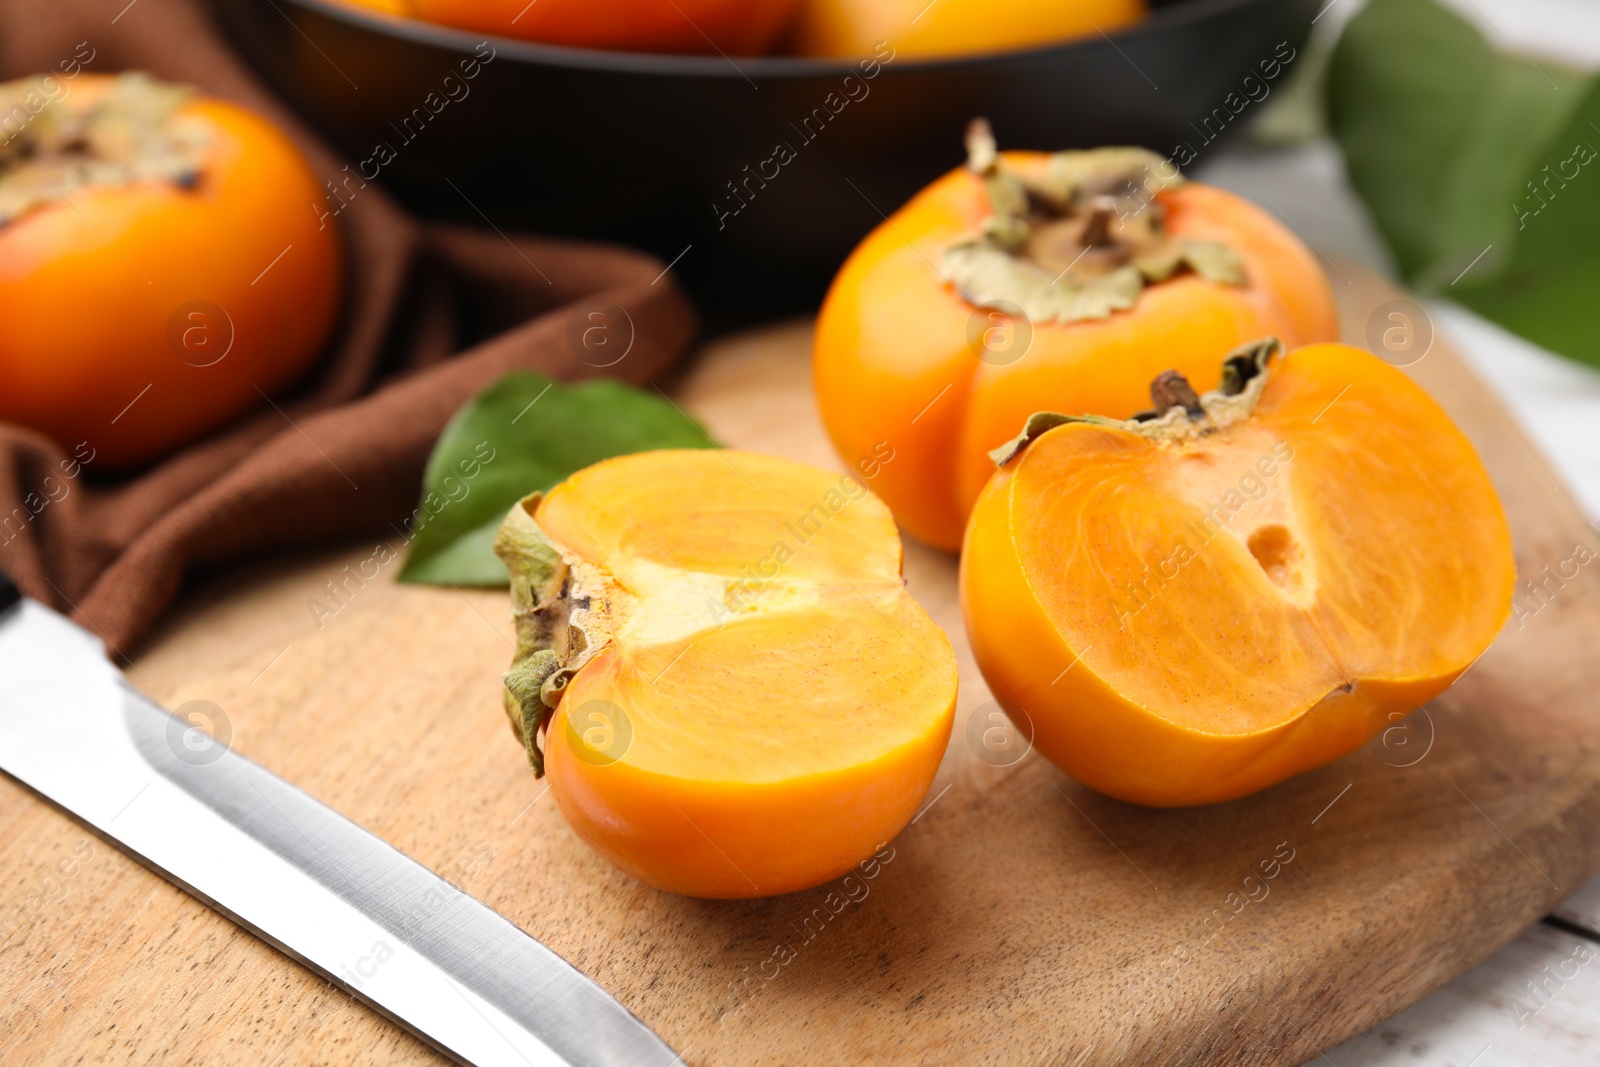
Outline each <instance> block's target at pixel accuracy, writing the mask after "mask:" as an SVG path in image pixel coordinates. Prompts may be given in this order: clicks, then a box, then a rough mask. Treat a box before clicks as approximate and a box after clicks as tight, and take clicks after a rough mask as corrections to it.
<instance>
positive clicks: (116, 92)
mask: <svg viewBox="0 0 1600 1067" xmlns="http://www.w3.org/2000/svg"><path fill="white" fill-rule="evenodd" d="M32 84H33V80H24V81H21V82H13V83H10V84H8V85H7V86H4V87H0V92H4V93H6V94H7V95H8V97H11V96H18V94H21V96H20V97H19V98H21V99H24V100H26V99H28V96H27V94H28V93H29V92H30V91H34V90H32V89H30V86H31V85H32ZM41 84H42V82H41ZM56 85H57V86H58V87H60V86H62V85H63V83H60V82H57V83H56ZM52 95H55V96H57V97H58V98H57V99H49V98H47V97H44V96H37V95H36V97H35V98H36V99H39V100H43V101H45V102H44V103H43V104H42V105H41V106H40V109H39V110H38V111H37V113H36V114H34V116H33V118H32V121H31V122H30V123H29V124H28V125H27V126H26V127H24V128H23V129H22V131H21V133H20V134H19V136H18V137H16V138H15V139H13V140H12V141H11V142H10V143H9V144H8V146H7V150H6V152H5V153H4V154H3V155H0V320H3V321H5V323H6V324H7V325H6V329H5V331H4V334H3V335H0V383H4V388H3V389H0V419H3V420H6V421H11V422H17V423H20V424H22V425H25V426H29V427H32V428H33V429H36V430H39V431H42V432H43V433H45V434H47V435H49V436H50V437H52V438H54V439H55V440H56V441H57V442H59V443H60V444H61V445H63V446H64V447H67V448H69V449H70V448H75V447H77V446H78V445H79V444H80V443H86V444H87V446H88V448H89V449H90V450H92V453H93V455H94V456H95V460H94V462H95V465H96V467H97V469H101V470H117V469H127V468H130V467H136V466H140V465H143V464H146V463H149V462H151V461H153V460H156V459H159V458H160V457H162V456H164V455H166V454H167V453H169V452H171V451H172V450H173V449H175V448H177V447H179V446H180V445H183V444H186V443H187V442H189V441H192V440H195V439H196V438H199V437H201V436H203V435H204V434H206V433H208V432H210V431H212V430H215V429H218V428H219V427H221V426H222V425H224V424H225V423H227V422H229V421H230V420H232V419H234V418H235V417H237V416H238V415H240V414H242V413H243V412H245V411H246V410H248V409H249V408H251V407H252V406H254V405H257V404H260V403H261V402H262V401H263V398H265V397H267V396H270V395H271V394H273V393H275V392H277V391H279V390H281V389H283V388H284V387H286V386H288V385H290V384H292V383H293V382H294V381H295V380H296V379H298V378H299V377H300V376H301V374H302V373H303V372H304V371H305V370H306V369H307V367H308V366H309V365H310V364H311V362H312V360H313V359H315V358H316V356H317V354H318V353H319V352H320V351H321V349H322V348H323V345H324V344H325V343H326V341H327V340H328V337H329V335H330V333H331V332H332V330H333V327H334V323H335V320H336V317H337V315H338V310H339V304H340V297H341V290H342V288H343V279H342V275H341V253H340V248H339V245H338V241H337V238H336V231H335V229H334V227H333V220H332V217H331V213H329V214H320V215H319V212H318V205H321V204H323V202H324V197H323V193H322V190H321V188H320V186H319V183H318V181H317V179H316V177H315V176H314V175H313V174H312V172H311V168H310V166H309V165H308V164H307V163H306V161H305V159H304V158H303V157H302V156H301V154H300V152H299V151H298V150H297V149H296V148H295V146H294V145H293V144H292V143H291V142H290V141H289V139H288V138H287V137H286V136H284V134H283V133H282V132H280V131H279V130H278V129H277V128H276V127H275V126H273V125H272V124H271V123H269V122H267V121H266V120H265V119H263V118H261V117H260V116H259V115H256V114H254V113H252V112H250V111H247V110H245V109H244V108H241V107H238V106H236V105H234V104H229V103H225V102H223V101H221V100H215V99H208V98H205V97H202V96H199V95H197V94H194V93H192V92H190V91H188V90H187V89H185V88H183V87H180V86H173V85H165V84H162V83H159V82H157V81H155V80H154V79H151V78H149V77H148V76H145V75H142V74H123V75H119V76H115V77H113V76H108V75H83V76H81V77H80V78H78V79H76V80H75V81H74V82H73V83H72V84H71V87H70V91H66V92H59V93H56V94H52Z"/></svg>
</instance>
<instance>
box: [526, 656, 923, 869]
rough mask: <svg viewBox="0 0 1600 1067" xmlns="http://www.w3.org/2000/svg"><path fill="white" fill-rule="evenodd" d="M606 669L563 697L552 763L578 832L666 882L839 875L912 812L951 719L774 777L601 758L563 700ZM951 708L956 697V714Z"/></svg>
mask: <svg viewBox="0 0 1600 1067" xmlns="http://www.w3.org/2000/svg"><path fill="white" fill-rule="evenodd" d="M608 669H612V670H614V664H612V665H611V666H610V667H609V668H608V665H607V664H606V663H604V662H597V663H596V664H592V665H590V666H589V667H586V668H585V669H584V671H583V673H581V674H579V675H578V682H579V683H581V684H578V683H575V684H574V686H573V689H572V690H570V691H569V692H568V693H567V695H566V697H565V698H564V699H563V700H562V703H561V707H560V708H558V709H557V711H556V715H555V718H554V719H553V720H552V721H551V724H550V732H549V734H548V735H547V738H548V740H547V742H546V751H545V773H546V775H548V776H549V779H550V789H551V792H552V793H553V795H554V796H555V798H556V804H557V806H559V807H560V808H561V814H562V815H563V816H564V817H565V818H566V820H567V825H569V826H570V827H572V830H573V832H574V833H576V834H577V835H578V836H579V837H580V838H582V839H583V841H584V842H585V843H586V844H587V845H588V846H589V847H590V848H592V849H594V850H595V851H596V852H598V853H599V854H600V855H602V856H604V857H605V858H606V859H607V860H609V861H610V862H611V863H612V864H613V865H614V866H616V867H617V868H619V869H620V870H622V871H623V872H625V873H626V874H629V875H631V876H633V877H634V878H637V879H638V880H639V881H641V882H644V883H645V884H647V885H652V886H655V887H656V888H657V889H664V890H666V891H667V892H670V893H681V894H683V895H685V896H693V897H708V898H712V899H718V900H742V899H747V898H752V897H765V896H777V895H780V894H783V893H793V892H798V891H799V890H802V889H808V888H810V887H811V886H815V885H821V884H822V883H823V882H827V881H830V880H832V879H834V878H837V877H839V876H840V875H842V874H844V873H846V872H847V871H849V870H850V869H851V868H852V867H854V866H855V865H856V864H857V863H859V862H860V861H861V860H862V859H864V858H866V857H867V856H869V855H871V854H872V853H873V852H874V851H876V850H877V849H878V848H880V847H882V845H883V844H884V843H885V842H886V841H890V840H892V839H893V838H894V836H895V835H896V834H898V833H899V832H900V831H901V830H902V829H904V828H905V825H906V823H908V822H910V821H911V818H912V816H914V815H915V814H916V813H917V809H918V807H919V806H921V805H922V804H923V803H924V802H925V801H926V799H927V793H928V783H929V782H931V781H932V780H933V776H934V774H935V773H936V772H937V771H938V769H939V762H940V760H941V759H943V757H944V751H945V748H946V746H947V745H948V744H949V740H950V727H949V725H948V722H947V724H946V726H945V728H944V729H943V730H942V731H939V732H936V733H934V734H933V735H931V736H929V737H928V738H927V739H926V740H925V741H922V742H919V743H917V744H914V745H908V746H906V747H905V748H903V749H901V750H899V751H897V752H894V753H891V754H889V755H887V756H885V757H883V758H882V759H880V760H877V761H875V762H873V763H866V764H859V765H857V766H855V767H852V768H850V769H849V770H848V771H845V772H841V773H835V774H826V775H817V776H815V777H814V778H811V779H809V780H806V781H804V782H800V783H795V782H784V783H780V784H777V785H773V786H770V787H766V788H753V787H752V786H751V785H749V784H748V783H717V782H689V781H685V780H683V779H676V778H670V777H667V776H663V775H656V774H649V773H640V772H638V771H636V770H634V769H632V768H629V767H627V766H626V765H625V764H622V763H615V764H610V765H608V766H596V765H594V764H592V763H587V762H585V761H583V760H582V759H580V758H578V756H576V755H575V754H574V751H573V747H574V745H573V739H572V731H571V730H570V729H569V728H568V725H567V717H566V709H568V708H573V707H581V706H582V704H583V702H584V701H586V700H589V699H592V698H593V696H594V694H595V693H597V692H600V693H604V694H605V695H606V697H613V696H614V695H615V690H614V689H613V688H612V687H611V686H610V685H606V684H605V682H606V681H608V679H605V678H604V677H603V676H604V675H605V674H606V673H607V672H608ZM954 714H955V703H954V701H953V699H952V702H951V704H950V708H949V721H950V722H953V721H954ZM713 842H714V843H713Z"/></svg>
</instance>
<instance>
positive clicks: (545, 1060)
mask: <svg viewBox="0 0 1600 1067" xmlns="http://www.w3.org/2000/svg"><path fill="white" fill-rule="evenodd" d="M197 737H198V744H199V748H198V749H197V748H196V743H197ZM208 742H209V739H208V738H206V737H205V735H203V734H198V733H197V732H196V731H192V729H191V727H190V724H189V723H187V722H185V721H184V720H182V719H179V718H177V717H176V716H174V715H172V714H171V713H169V712H167V711H166V710H165V709H163V708H161V707H160V706H159V705H157V704H156V703H155V702H153V701H151V700H150V699H149V698H148V697H146V696H144V695H143V694H141V693H140V692H139V691H138V690H136V689H134V687H133V686H132V685H131V684H130V683H129V682H128V681H127V679H126V678H124V677H123V675H122V672H121V671H119V670H118V669H117V668H116V667H115V666H113V665H112V664H111V663H110V662H109V661H108V660H107V659H106V657H105V655H104V653H103V652H102V650H101V644H100V641H99V640H98V638H96V637H95V636H94V635H93V634H91V633H89V632H88V631H87V630H84V629H82V628H81V627H79V626H77V625H76V624H75V623H73V622H71V621H70V620H68V619H66V618H65V617H63V616H61V615H59V614H57V613H56V612H55V611H52V610H51V609H50V608H48V607H46V606H44V605H43V604H40V603H38V602H37V601H34V600H30V599H27V598H24V597H21V596H20V595H19V594H18V592H17V590H16V587H15V585H13V584H12V582H11V581H10V579H9V578H7V577H5V575H4V574H3V573H0V771H4V772H5V773H6V774H7V775H9V776H11V777H12V778H14V779H16V780H17V781H19V782H22V783H23V784H24V785H26V786H28V787H29V788H31V789H32V790H33V791H34V792H36V793H38V794H40V795H41V796H43V797H45V798H46V799H47V800H49V801H51V802H52V803H54V804H55V805H56V806H58V807H60V808H62V809H64V810H65V811H66V812H68V813H69V814H70V815H72V816H74V817H75V818H77V819H78V820H79V821H81V822H83V823H86V824H87V825H88V826H90V827H91V828H93V829H94V830H95V831H97V832H98V833H99V834H100V835H101V836H102V837H105V838H107V839H109V840H110V841H111V842H112V843H113V844H115V845H116V846H117V847H119V848H120V849H122V850H123V851H124V852H126V853H128V854H129V855H130V856H132V857H133V858H134V859H136V860H138V861H139V862H141V863H143V864H144V865H145V866H147V867H149V868H151V869H152V870H154V871H155V872H157V873H158V874H160V875H162V876H163V877H165V878H167V879H168V880H169V881H171V882H172V883H173V884H175V885H177V886H178V887H179V888H181V889H183V890H185V891H187V892H188V893H190V894H192V895H193V896H194V897H196V898H197V899H199V900H200V901H201V902H203V903H205V904H207V905H209V906H210V907H212V908H214V909H216V910H217V911H219V912H221V913H222V914H223V915H226V916H227V917H228V918H230V919H232V920H233V921H234V922H236V923H238V924H239V925H240V926H243V927H244V928H246V929H248V930H250V931H251V932H252V933H254V934H256V935H257V936H259V937H261V938H262V939H263V940H265V941H267V942H268V943H270V944H272V945H274V946H276V947H277V948H278V949H280V950H281V951H283V952H284V953H286V954H287V955H289V956H291V957H293V958H295V959H297V960H299V961H300V962H301V963H303V964H305V965H306V966H308V967H310V968H312V969H313V970H315V971H317V972H318V973H320V974H322V975H323V976H324V977H326V978H327V979H329V980H330V981H332V982H334V983H336V984H337V985H339V986H340V987H342V988H344V989H345V990H347V991H348V992H349V993H351V994H352V995H353V996H355V997H358V998H359V999H361V1000H363V1001H365V1002H366V1003H367V1004H368V1005H370V1006H371V1007H372V1008H374V1009H375V1010H377V1011H379V1012H380V1013H382V1014H383V1015H385V1016H387V1017H388V1018H390V1019H392V1020H393V1021H394V1022H396V1023H398V1024H399V1025H401V1026H403V1027H405V1028H406V1029H407V1030H410V1031H411V1032H412V1033H414V1034H416V1035H417V1036H418V1037H420V1038H422V1039H423V1040H424V1041H426V1042H428V1043H429V1044H431V1045H433V1046H434V1047H435V1048H437V1049H438V1050H440V1051H441V1052H443V1053H445V1054H446V1055H447V1056H450V1057H451V1058H453V1059H455V1060H457V1061H458V1062H462V1063H469V1064H477V1065H480V1067H490V1065H494V1067H499V1065H501V1064H507V1065H532V1067H545V1065H547V1064H569V1065H572V1067H613V1065H626V1067H634V1065H641V1067H669V1065H671V1064H675V1063H678V1062H680V1060H679V1057H678V1055H677V1054H676V1053H675V1052H674V1051H673V1050H672V1049H671V1047H669V1046H668V1045H667V1044H666V1042H664V1041H662V1040H661V1039H660V1038H659V1037H657V1036H656V1035H655V1034H654V1033H652V1032H651V1031H650V1030H649V1029H648V1028H647V1027H646V1026H645V1025H644V1024H643V1023H642V1022H640V1021H639V1020H638V1019H636V1018H635V1017H634V1016H633V1015H632V1014H631V1013H630V1012H629V1011H628V1010H627V1009H626V1008H625V1007H623V1006H622V1005H621V1004H620V1003H618V1002H617V1001H616V1000H615V999H614V998H612V997H611V996H610V995H609V994H608V993H606V991H605V990H603V989H602V988H600V986H598V985H597V984H595V982H593V981H592V980H591V979H589V978H588V977H587V976H585V975H584V974H583V973H582V972H580V971H579V970H577V969H576V968H575V967H573V966H572V965H571V964H569V963H567V962H566V961H565V960H563V959H562V958H561V957H560V956H558V955H556V954H555V953H554V952H552V951H551V950H550V949H549V948H547V947H546V946H544V945H543V944H541V943H540V942H539V941H537V940H536V939H534V938H533V937H531V936H529V935H528V934H526V933H524V932H523V931H522V930H521V929H519V928H518V927H517V926H516V925H514V924H513V923H511V922H510V921H509V920H507V919H505V918H504V917H502V916H501V915H499V914H497V913H496V912H494V911H493V910H491V909H490V908H489V907H488V906H487V905H485V904H483V903H481V902H479V901H478V900H476V899H474V898H473V897H471V896H469V895H467V894H466V893H464V892H462V891H461V890H459V889H457V888H456V887H454V886H452V885H451V884H450V883H448V882H446V881H445V880H444V879H442V878H440V877H439V876H438V875H436V874H434V873H433V872H432V871H429V870H428V869H427V868H426V867H424V866H422V865H421V864H420V863H417V862H416V861H415V860H412V859H411V858H409V857H408V856H406V855H405V854H404V853H402V852H400V851H399V850H398V849H396V848H394V847H392V846H391V845H388V844H387V843H385V842H384V841H382V840H380V839H379V838H378V837H376V836H375V835H373V834H371V833H368V832H367V831H366V830H363V829H362V828H361V827H360V826H357V825H356V824H355V823H353V822H351V821H350V820H348V819H346V818H345V817H344V816H342V815H340V814H339V813H338V812H336V811H334V810H333V809H331V808H329V807H327V806H326V805H324V804H322V803H320V802H318V801H316V800H314V799H313V798H311V797H310V796H308V795H306V794H305V793H303V792H301V791H300V790H298V789H296V788H295V787H294V786H292V785H290V784H289V783H287V782H285V781H283V780H282V779H281V778H278V777H277V776H276V775H274V774H272V773H271V772H270V771H268V770H266V769H265V768H263V767H261V766H259V765H258V764H256V763H254V762H252V761H251V760H249V759H246V758H245V757H243V756H241V755H239V754H238V753H236V752H233V751H231V750H230V749H228V748H227V746H224V745H221V744H216V745H215V748H213V749H211V750H210V751H207V750H206V749H205V747H204V746H205V745H206V744H207V743H208ZM197 751H198V752H200V753H203V755H201V756H200V757H199V758H197V756H196V753H197Z"/></svg>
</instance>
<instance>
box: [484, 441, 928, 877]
mask: <svg viewBox="0 0 1600 1067" xmlns="http://www.w3.org/2000/svg"><path fill="white" fill-rule="evenodd" d="M495 550H496V551H497V552H498V553H499V554H500V555H501V557H502V558H503V559H504V560H505V561H506V567H507V570H508V571H509V572H510V574H511V582H512V586H511V588H512V603H513V606H514V608H515V611H516V615H517V620H518V650H517V658H516V661H515V663H514V664H513V666H512V669H511V670H510V671H509V672H508V673H507V675H506V694H507V695H506V701H507V713H508V715H509V716H510V718H511V721H512V726H513V728H514V729H515V730H516V732H517V734H518V736H519V737H520V738H521V739H522V741H523V744H524V745H525V746H526V747H527V750H528V755H529V759H530V760H531V761H532V763H533V765H534V769H535V772H536V773H541V772H544V771H548V773H549V776H550V788H551V790H552V792H553V793H554V795H555V799H556V803H557V804H558V805H559V806H560V808H561V811H562V813H563V814H564V815H565V816H566V819H567V822H568V823H569V824H570V825H571V826H572V828H573V830H574V831H575V832H576V833H577V834H578V836H579V837H581V838H582V839H583V840H584V841H586V842H588V843H589V845H590V846H592V847H593V848H594V849H595V850H596V851H597V852H599V853H600V854H601V855H602V856H604V857H605V858H606V859H608V860H610V861H611V862H612V863H614V864H616V865H617V866H618V867H620V868H621V869H622V870H624V871H626V872H627V873H628V874H631V875H633V876H634V877H636V878H638V879H640V880H641V881H644V882H648V883H649V884H651V885H654V886H657V887H659V888H662V889H667V890H671V891H673V892H677V893H686V894H689V895H692V896H702V897H753V896H767V895H771V894H776V893H787V892H790V891H793V890H797V889H803V888H805V887H807V886H812V885H816V884H818V883H819V882H823V881H826V880H827V879H829V878H832V877H835V876H836V875H839V874H841V873H842V872H844V871H846V870H848V869H849V868H850V867H851V866H853V865H854V864H856V863H857V862H859V861H860V860H862V859H863V858H865V857H866V856H868V855H869V854H871V853H872V852H873V851H874V850H875V849H876V848H877V847H878V846H879V845H881V844H882V843H883V842H885V841H887V840H888V839H889V838H891V837H893V836H894V835H895V834H896V833H898V832H899V830H900V829H901V827H903V826H904V825H905V824H906V822H907V821H908V820H909V819H910V818H911V816H912V815H913V814H914V813H915V811H916V808H917V805H918V803H919V802H920V801H921V800H922V798H923V795H924V794H925V793H926V791H927V788H928V785H929V783H930V782H931V781H932V780H933V775H934V772H935V771H936V770H937V769H938V766H939V761H940V759H941V757H942V756H943V754H944V750H945V745H946V743H947V741H948V740H949V736H950V725H951V720H952V717H953V715H954V708H955V695H956V665H955V655H954V652H953V651H952V650H951V647H950V642H949V639H948V638H947V637H946V636H945V634H944V631H942V630H941V629H939V627H938V626H937V625H935V624H934V622H933V620H931V619H930V618H928V616H927V614H926V613H924V612H923V610H922V609H921V608H920V607H919V606H918V605H917V603H916V601H914V600H912V599H911V596H910V595H909V594H908V593H907V592H906V590H905V585H904V583H903V581H902V580H901V577H900V539H899V534H898V533H897V532H896V530H895V526H894V520H893V519H892V518H891V517H890V515H889V511H888V509H887V508H885V507H884V506H883V504H882V503H881V502H880V501H879V500H878V499H877V498H876V497H874V496H873V495H872V494H871V493H870V492H868V491H867V489H866V488H865V486H864V485H863V484H862V483H861V482H860V481H858V480H857V479H855V478H853V477H851V476H849V475H837V474H829V473H827V472H825V471H821V470H818V469H816V468H814V467H809V466H806V465H804V464H800V463H794V462H791V461H789V460H783V459H776V458H773V457H770V456H761V455H755V454H752V453H747V452H731V451H730V452H723V451H709V450H665V451H659V452H645V453H638V454H635V455H629V456H621V457H618V458H616V459H610V460H606V461H604V462H601V463H597V464H595V465H594V466H592V467H588V468H586V469H584V470H582V471H579V472H578V473H577V474H574V475H573V476H572V477H571V478H569V479H568V480H567V481H565V482H563V483H561V484H560V485H558V486H556V487H555V488H554V489H553V490H551V491H550V493H549V494H548V495H546V496H544V497H543V498H542V499H541V498H539V497H538V496H534V497H529V498H528V499H527V500H525V501H523V502H522V503H521V504H519V505H518V506H516V507H515V508H513V509H512V510H511V513H510V514H509V515H508V516H507V518H506V521H505V522H504V524H503V525H502V526H501V529H500V534H499V537H498V539H497V540H496V543H495ZM542 729H543V730H544V743H543V747H542V748H541V747H540V746H539V744H538V739H539V736H540V733H541V730H542Z"/></svg>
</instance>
